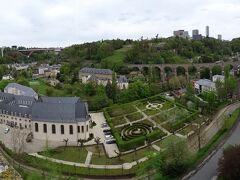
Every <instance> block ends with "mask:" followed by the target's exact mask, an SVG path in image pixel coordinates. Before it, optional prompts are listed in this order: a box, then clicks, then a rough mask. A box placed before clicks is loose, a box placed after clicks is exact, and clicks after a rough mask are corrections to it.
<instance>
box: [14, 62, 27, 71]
mask: <svg viewBox="0 0 240 180" xmlns="http://www.w3.org/2000/svg"><path fill="white" fill-rule="evenodd" d="M12 68H15V69H16V70H17V71H21V70H27V69H28V68H29V65H28V64H14V65H12Z"/></svg>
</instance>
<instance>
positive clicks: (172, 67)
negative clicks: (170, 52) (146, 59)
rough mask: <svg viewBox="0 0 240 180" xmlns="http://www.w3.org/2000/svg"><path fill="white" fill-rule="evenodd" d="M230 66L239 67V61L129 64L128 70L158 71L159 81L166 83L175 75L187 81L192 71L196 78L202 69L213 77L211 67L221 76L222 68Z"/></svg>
mask: <svg viewBox="0 0 240 180" xmlns="http://www.w3.org/2000/svg"><path fill="white" fill-rule="evenodd" d="M228 64H230V65H231V66H232V67H236V66H238V65H240V61H235V62H220V63H199V64H193V63H192V64H130V65H128V67H129V68H132V69H135V70H136V69H138V70H139V71H142V72H143V71H144V70H146V69H149V68H153V69H154V70H155V69H158V72H159V73H160V74H159V75H158V76H159V77H160V78H161V81H162V82H164V81H166V80H167V79H168V78H169V76H177V75H185V76H186V78H187V79H189V75H190V74H191V72H190V70H191V71H192V69H193V70H194V71H196V76H197V78H200V76H201V70H202V69H204V68H206V69H207V68H208V69H209V70H210V78H211V77H212V75H213V72H212V69H213V67H216V66H218V67H219V68H221V71H222V74H223V73H224V67H225V66H226V65H228Z"/></svg>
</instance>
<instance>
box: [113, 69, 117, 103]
mask: <svg viewBox="0 0 240 180" xmlns="http://www.w3.org/2000/svg"><path fill="white" fill-rule="evenodd" d="M116 97H117V79H116V73H115V72H114V71H113V73H112V100H113V101H114V102H115V101H116Z"/></svg>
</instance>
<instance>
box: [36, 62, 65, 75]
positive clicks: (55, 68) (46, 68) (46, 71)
mask: <svg viewBox="0 0 240 180" xmlns="http://www.w3.org/2000/svg"><path fill="white" fill-rule="evenodd" d="M60 68H61V64H54V65H51V66H50V65H49V64H41V65H40V66H39V67H38V74H39V75H43V76H44V77H49V76H50V77H56V76H57V73H60Z"/></svg>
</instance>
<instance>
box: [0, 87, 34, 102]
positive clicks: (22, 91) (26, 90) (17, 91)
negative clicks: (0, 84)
mask: <svg viewBox="0 0 240 180" xmlns="http://www.w3.org/2000/svg"><path fill="white" fill-rule="evenodd" d="M4 92H5V93H9V94H14V95H22V96H28V97H33V98H35V99H38V94H37V93H36V92H35V91H34V90H33V89H32V88H30V87H26V86H23V85H21V84H17V83H9V84H8V85H7V86H6V87H5V88H4Z"/></svg>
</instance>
